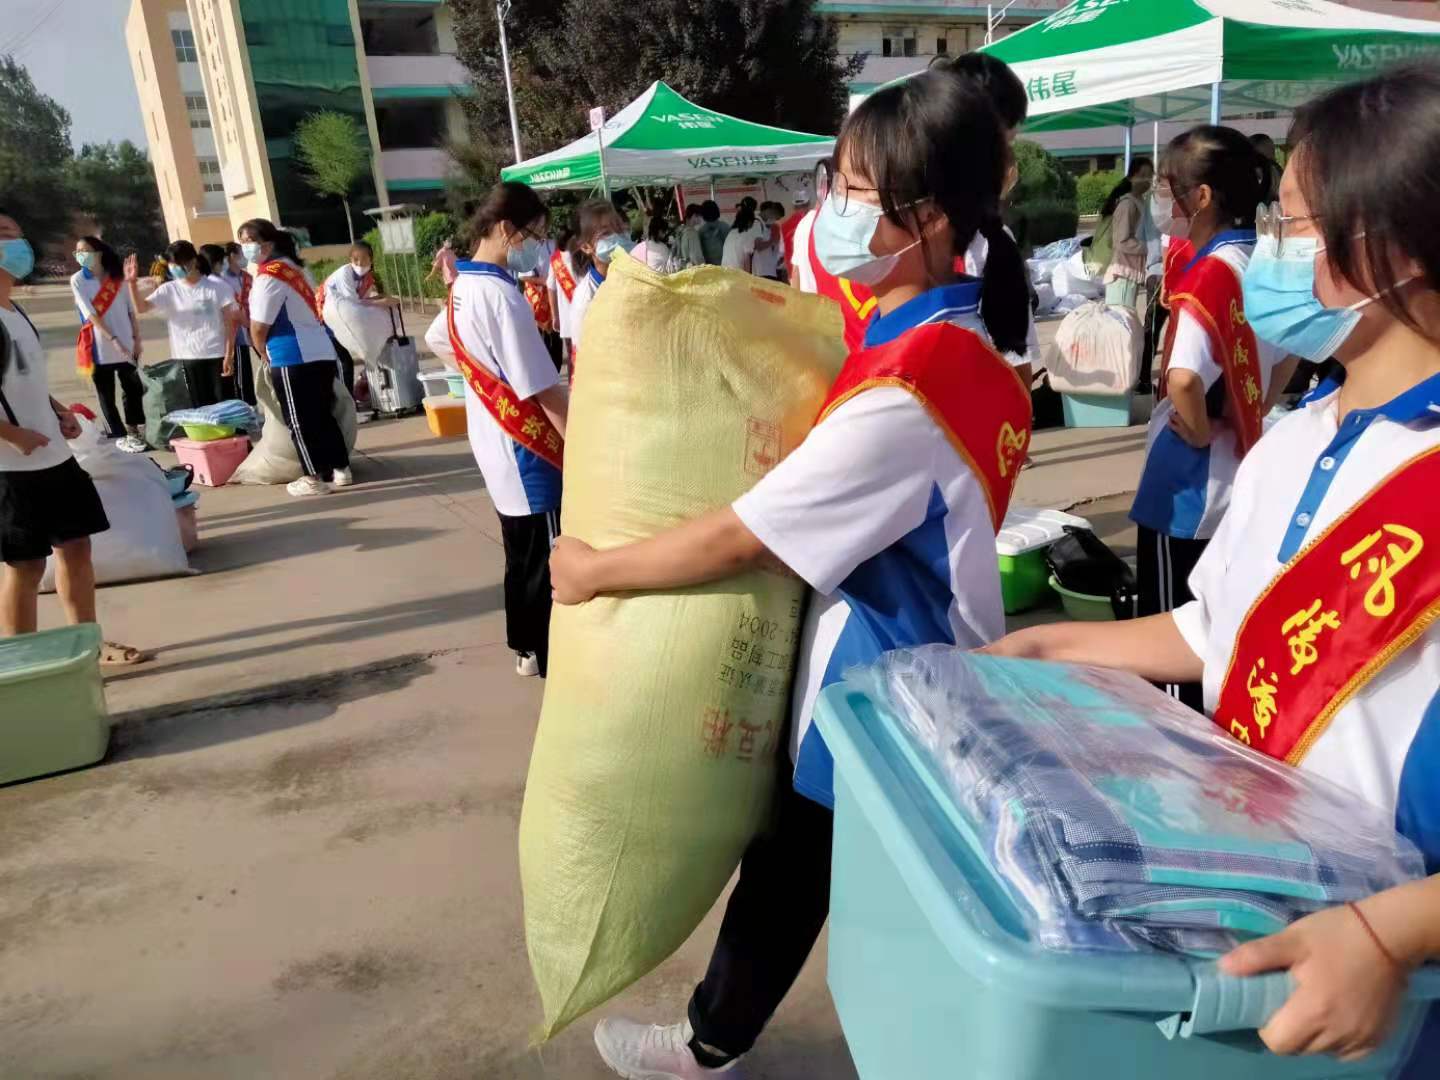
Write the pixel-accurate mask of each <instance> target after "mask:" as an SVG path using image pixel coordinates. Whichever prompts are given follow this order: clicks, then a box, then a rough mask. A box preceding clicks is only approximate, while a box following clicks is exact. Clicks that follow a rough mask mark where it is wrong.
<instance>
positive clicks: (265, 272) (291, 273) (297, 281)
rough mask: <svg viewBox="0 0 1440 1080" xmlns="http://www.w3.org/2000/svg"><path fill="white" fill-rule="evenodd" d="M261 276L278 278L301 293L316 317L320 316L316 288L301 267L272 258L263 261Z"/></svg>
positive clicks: (260, 269)
mask: <svg viewBox="0 0 1440 1080" xmlns="http://www.w3.org/2000/svg"><path fill="white" fill-rule="evenodd" d="M257 272H258V273H259V274H260V276H261V277H272V278H278V279H279V280H281V281H283V282H284V283H285V284H286V285H289V286H290V288H292V289H294V290H295V291H296V292H297V293H299V294H300V297H301V299H302V300H304V301H305V304H306V306H307V307H308V308H309V309H310V311H311V313H312V314H313V315H314V316H315V318H317V319H318V318H320V302H319V301H318V300H316V299H315V290H314V289H312V288H311V287H310V282H308V281H306V280H305V275H304V274H303V273H301V271H300V268H299V267H297V266H291V265H290V264H289V263H287V262H281V261H280V260H279V259H271V260H270V261H269V262H267V263H261V264H260V268H259V270H258V271H257Z"/></svg>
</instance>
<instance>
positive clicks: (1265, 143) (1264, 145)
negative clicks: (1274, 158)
mask: <svg viewBox="0 0 1440 1080" xmlns="http://www.w3.org/2000/svg"><path fill="white" fill-rule="evenodd" d="M1250 145H1251V146H1253V147H1255V149H1256V150H1258V151H1259V152H1260V153H1262V154H1264V153H1265V151H1266V150H1267V149H1268V150H1270V151H1271V152H1272V153H1273V152H1274V150H1275V140H1274V139H1272V138H1271V137H1270V136H1269V135H1266V134H1265V132H1263V131H1257V132H1256V133H1255V134H1254V135H1251V136H1250Z"/></svg>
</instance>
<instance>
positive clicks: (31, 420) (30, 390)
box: [0, 307, 71, 472]
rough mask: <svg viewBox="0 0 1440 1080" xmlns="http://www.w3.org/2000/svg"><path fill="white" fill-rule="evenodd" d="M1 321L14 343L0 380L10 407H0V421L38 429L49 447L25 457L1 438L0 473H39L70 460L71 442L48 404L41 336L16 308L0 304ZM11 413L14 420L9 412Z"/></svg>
mask: <svg viewBox="0 0 1440 1080" xmlns="http://www.w3.org/2000/svg"><path fill="white" fill-rule="evenodd" d="M0 322H3V323H4V324H5V332H6V333H7V334H9V335H10V340H11V341H12V342H14V351H13V352H12V353H11V354H10V358H9V363H8V364H7V365H6V367H5V377H4V378H3V379H0V395H3V396H4V398H5V405H7V406H9V409H8V411H7V410H6V409H5V408H0V420H4V421H5V422H6V423H13V424H16V425H18V426H19V427H22V428H29V429H30V430H31V431H38V432H39V433H40V434H41V435H44V436H45V437H46V438H47V439H49V440H50V445H49V446H42V447H41V448H40V449H38V450H36V451H34V452H33V453H31V454H30V455H29V456H28V457H27V456H26V455H24V454H22V453H21V452H20V451H19V450H17V449H15V447H13V446H11V445H10V444H9V443H8V442H6V441H5V440H3V439H0V472H38V471H39V470H41V469H50V468H54V467H55V466H56V465H63V464H64V463H65V462H66V461H68V460H70V456H71V455H70V444H69V443H67V442H66V441H65V437H64V436H63V435H61V434H60V421H59V420H58V419H56V416H55V410H54V409H52V408H51V407H50V381H49V378H48V377H47V376H46V373H45V350H44V349H42V348H41V347H40V337H39V335H38V334H37V333H36V332H35V330H34V329H33V328H32V327H31V325H30V322H29V320H27V319H26V318H25V316H24V315H22V314H20V312H19V310H18V309H17V310H15V311H10V310H8V309H6V308H3V307H0ZM22 366H23V367H24V369H25V370H23V371H22V370H20V369H21V367H22ZM12 412H13V413H14V414H15V416H14V419H13V420H12V419H11V417H10V415H9V413H12Z"/></svg>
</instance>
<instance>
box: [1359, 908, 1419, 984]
mask: <svg viewBox="0 0 1440 1080" xmlns="http://www.w3.org/2000/svg"><path fill="white" fill-rule="evenodd" d="M1345 906H1346V907H1348V908H1349V909H1350V910H1351V911H1352V912H1354V913H1355V918H1357V919H1359V920H1360V925H1361V926H1363V927H1364V928H1365V933H1367V934H1369V935H1370V940H1371V941H1373V942H1374V943H1375V948H1377V949H1379V950H1380V955H1381V956H1383V957H1385V959H1386V960H1387V961H1389V963H1390V966H1391V967H1392V968H1394V969H1395V970H1396V971H1397V972H1399V973H1400V974H1401V975H1409V974H1410V967H1409V965H1407V964H1402V963H1401V962H1400V961H1399V960H1398V959H1396V957H1395V954H1394V953H1392V952H1391V951H1390V949H1389V948H1388V947H1387V946H1386V944H1385V942H1383V941H1381V940H1380V935H1379V934H1377V933H1376V932H1375V927H1373V926H1371V925H1370V920H1369V919H1367V918H1366V917H1365V913H1364V912H1363V911H1361V910H1360V905H1359V904H1357V903H1355V902H1354V901H1353V900H1352V901H1351V902H1350V903H1348V904H1346V905H1345Z"/></svg>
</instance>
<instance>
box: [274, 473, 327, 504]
mask: <svg viewBox="0 0 1440 1080" xmlns="http://www.w3.org/2000/svg"><path fill="white" fill-rule="evenodd" d="M285 490H286V491H288V492H289V493H290V494H291V495H294V496H295V497H296V498H297V499H298V498H301V497H303V496H305V495H329V494H330V485H329V484H327V483H326V482H325V481H324V480H321V479H320V478H319V477H318V476H302V477H300V479H299V480H292V481H290V483H288V484H286V485H285Z"/></svg>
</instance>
